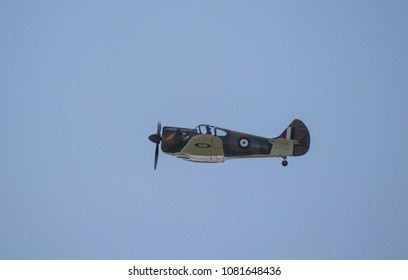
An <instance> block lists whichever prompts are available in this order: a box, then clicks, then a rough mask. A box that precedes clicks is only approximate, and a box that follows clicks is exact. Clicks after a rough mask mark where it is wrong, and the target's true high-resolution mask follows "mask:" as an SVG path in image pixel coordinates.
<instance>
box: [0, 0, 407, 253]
mask: <svg viewBox="0 0 408 280" xmlns="http://www.w3.org/2000/svg"><path fill="white" fill-rule="evenodd" d="M407 27H408V2H407V1H354V0H353V1H1V2H0V38H1V44H0V77H1V78H0V79H1V80H0V81H1V82H0V258H1V259H408V203H407V197H408V189H407V188H408V184H407V173H408V165H407V158H408V152H407V138H408V132H407V131H408V130H407V125H406V123H407V120H408V113H407V109H406V107H407V104H408V97H407V94H408V51H407V50H408V32H407ZM295 118H299V119H301V120H302V121H304V122H305V123H306V125H307V126H308V128H309V130H310V133H311V148H310V150H309V153H308V154H306V155H305V156H303V157H298V158H289V165H288V166H287V167H282V166H281V160H280V159H276V158H269V159H247V160H242V159H241V160H231V161H226V162H225V163H223V164H197V163H190V162H186V161H183V160H180V159H177V158H174V157H171V156H168V155H165V154H161V155H160V159H159V164H158V169H157V171H154V170H153V158H154V148H155V147H154V144H153V143H151V142H150V141H149V140H148V139H147V137H148V135H150V134H152V133H154V132H155V130H156V124H157V121H158V120H160V121H162V123H163V125H169V126H180V127H190V128H193V127H195V126H196V125H198V124H200V123H209V124H213V125H216V126H220V127H225V128H230V129H233V130H238V131H243V132H248V133H251V134H257V135H261V136H267V137H275V136H278V135H279V134H280V133H281V132H282V131H283V130H284V129H285V128H286V127H287V125H288V124H289V123H290V122H291V121H292V120H293V119H295Z"/></svg>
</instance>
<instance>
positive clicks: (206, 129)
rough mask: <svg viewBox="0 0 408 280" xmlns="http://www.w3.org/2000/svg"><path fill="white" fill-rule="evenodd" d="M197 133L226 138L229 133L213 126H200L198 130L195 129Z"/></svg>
mask: <svg viewBox="0 0 408 280" xmlns="http://www.w3.org/2000/svg"><path fill="white" fill-rule="evenodd" d="M194 130H195V131H197V133H200V134H207V135H213V136H220V137H222V136H226V135H227V132H226V131H225V130H223V129H221V128H218V127H215V126H213V125H208V124H200V125H199V126H197V127H196V128H194Z"/></svg>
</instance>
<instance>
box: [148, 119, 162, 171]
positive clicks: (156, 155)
mask: <svg viewBox="0 0 408 280" xmlns="http://www.w3.org/2000/svg"><path fill="white" fill-rule="evenodd" d="M160 132H161V123H160V122H158V123H157V132H156V134H152V135H150V136H149V140H150V141H152V142H153V143H156V151H155V153H154V170H156V167H157V161H158V160H159V144H160V142H161V135H160Z"/></svg>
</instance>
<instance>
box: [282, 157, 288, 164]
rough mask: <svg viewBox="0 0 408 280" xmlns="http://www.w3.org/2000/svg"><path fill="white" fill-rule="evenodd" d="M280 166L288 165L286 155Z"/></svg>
mask: <svg viewBox="0 0 408 280" xmlns="http://www.w3.org/2000/svg"><path fill="white" fill-rule="evenodd" d="M282 166H288V161H287V160H286V157H283V161H282Z"/></svg>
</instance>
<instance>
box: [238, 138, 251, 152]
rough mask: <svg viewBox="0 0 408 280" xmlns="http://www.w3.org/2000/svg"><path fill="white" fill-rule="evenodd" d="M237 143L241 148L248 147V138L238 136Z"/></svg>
mask: <svg viewBox="0 0 408 280" xmlns="http://www.w3.org/2000/svg"><path fill="white" fill-rule="evenodd" d="M238 144H239V146H240V147H241V148H242V149H246V148H248V147H249V139H248V138H244V137H243V138H240V139H239V140H238Z"/></svg>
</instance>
